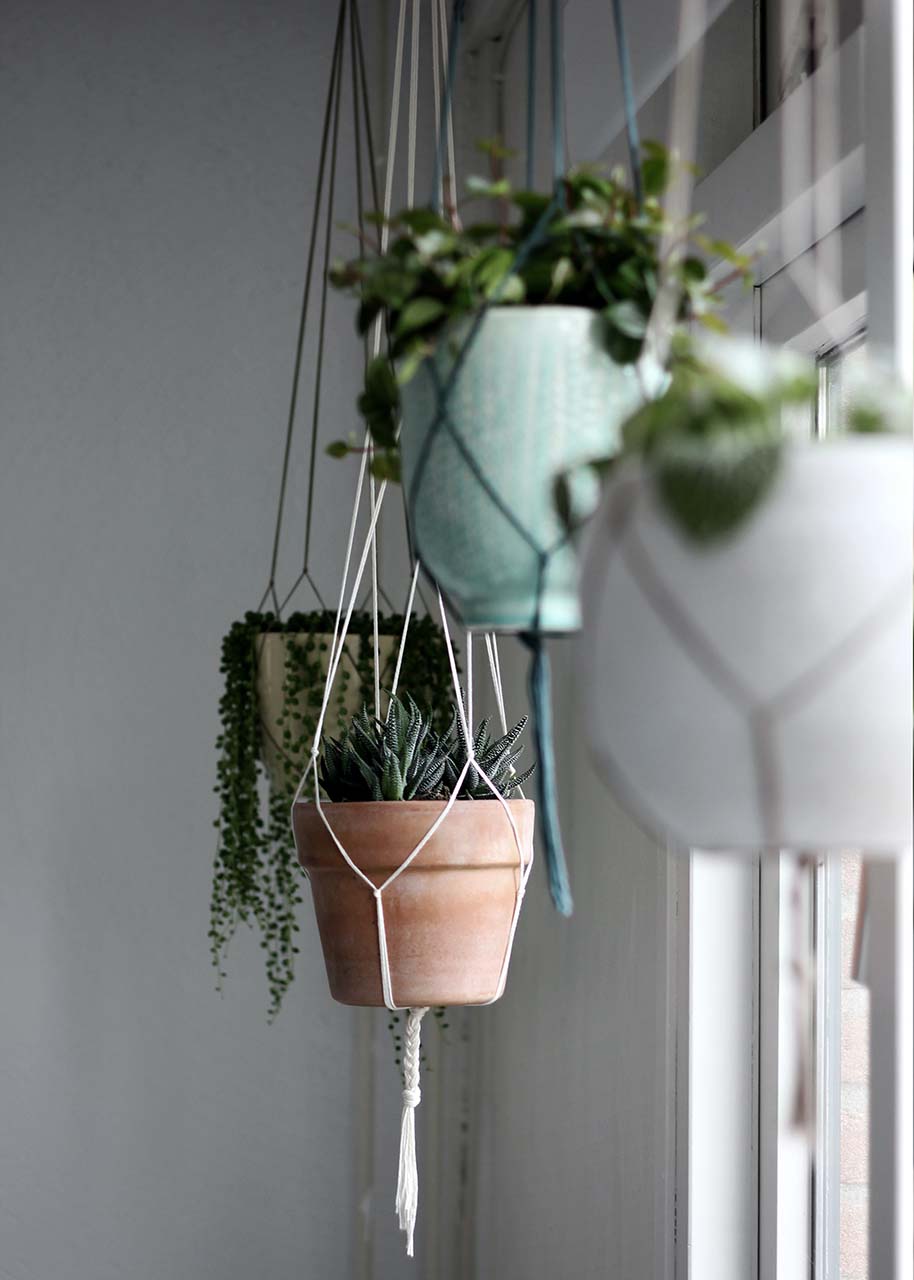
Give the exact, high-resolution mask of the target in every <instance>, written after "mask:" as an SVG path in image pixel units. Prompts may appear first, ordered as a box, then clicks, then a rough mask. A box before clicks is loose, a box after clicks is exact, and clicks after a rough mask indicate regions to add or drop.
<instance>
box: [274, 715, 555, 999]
mask: <svg viewBox="0 0 914 1280" xmlns="http://www.w3.org/2000/svg"><path fill="white" fill-rule="evenodd" d="M450 717H451V718H450V723H449V725H448V727H447V728H446V729H444V730H439V729H437V728H436V725H435V720H436V718H435V717H433V716H432V715H431V714H430V713H429V714H426V713H423V712H421V711H420V710H419V708H418V706H417V705H416V703H415V702H414V701H413V699H412V698H411V697H409V696H406V697H405V698H404V699H403V701H400V700H399V699H397V698H394V699H392V700H391V702H390V705H389V708H388V712H387V715H386V717H385V719H384V720H376V719H375V718H374V717H373V716H371V715H370V714H369V712H368V710H367V709H366V708H363V709H362V711H360V712H359V713H358V714H357V715H356V716H355V717H354V718H353V720H352V722H351V724H350V725H349V727H348V728H347V729H346V730H345V731H344V732H343V734H342V735H341V736H340V737H339V738H328V739H327V740H326V742H325V743H324V747H323V751H322V754H321V758H320V764H319V771H318V776H319V779H320V786H321V791H322V792H323V793H324V795H325V796H326V797H327V799H328V801H329V803H325V804H323V805H322V806H321V807H320V808H319V807H318V805H317V804H315V803H313V802H310V801H306V800H299V801H297V802H296V804H295V806H294V809H293V827H294V830H295V839H296V845H297V848H298V854H299V858H300V859H301V862H302V865H303V866H304V867H305V869H306V870H307V872H308V876H309V879H310V881H311V887H312V892H313V897H314V907H315V913H316V915H317V921H318V927H319V930H320V935H321V943H322V945H323V949H324V959H325V961H326V965H327V975H328V979H329V982H330V990H331V993H332V994H333V996H334V998H335V999H337V1000H340V1001H342V1002H343V1003H344V1004H357V1005H383V1004H384V990H383V981H382V976H381V960H380V954H379V945H380V943H379V922H378V918H377V906H378V903H380V901H381V900H382V899H383V918H384V921H385V924H384V937H385V940H386V948H387V955H388V959H389V965H390V977H391V985H392V990H393V992H394V997H395V1000H396V1003H397V1004H398V1005H401V1006H409V1007H422V1006H431V1005H451V1004H478V1003H484V1002H486V1001H489V1000H491V999H495V998H496V997H497V996H498V995H500V994H501V985H502V983H503V981H504V975H505V970H506V965H507V955H508V952H509V946H510V940H511V937H512V934H513V927H512V922H513V919H514V916H515V910H516V906H517V903H518V889H519V885H520V881H519V877H520V876H521V875H522V873H523V869H524V867H525V866H526V865H527V864H528V863H529V859H530V857H531V855H532V836H533V804H532V802H531V801H530V800H526V799H524V798H523V794H522V793H521V792H520V787H521V786H522V784H523V782H524V781H525V780H526V778H528V777H529V776H530V773H531V772H532V769H528V770H526V771H525V772H523V773H520V774H519V773H518V772H517V770H516V765H517V763H518V760H519V757H520V754H521V751H522V748H518V746H517V741H518V738H519V737H520V734H521V732H522V731H523V728H524V725H525V723H526V718H525V719H523V720H521V721H519V722H518V723H517V724H516V725H515V726H514V727H513V728H512V729H511V730H510V731H509V732H507V733H506V734H503V735H501V736H500V737H498V738H496V739H495V740H494V741H493V740H492V739H491V738H490V736H489V733H488V724H487V722H486V721H483V722H482V724H481V725H480V726H479V728H478V729H477V731H476V734H475V736H474V739H473V742H472V744H470V743H469V742H468V741H467V740H466V738H465V735H464V731H463V728H462V721H461V719H460V717H459V716H458V714H457V711H456V709H454V708H451V712H450ZM471 745H472V755H473V760H474V761H476V762H478V766H479V767H478V768H477V767H476V764H474V763H473V762H472V761H471V762H470V763H469V764H468V756H469V754H470V747H471ZM483 772H484V773H485V774H486V775H487V777H488V779H489V780H490V782H491V783H492V786H491V787H490V786H489V783H488V782H486V781H485V779H484V778H483V777H482V773H483ZM493 787H494V791H493ZM452 795H455V797H456V798H455V799H454V800H453V802H452V803H451V802H450V797H451V796H452ZM449 805H450V807H449V808H448V806H449ZM446 809H447V810H448V811H447V813H445V810H446ZM506 811H507V812H506ZM509 814H510V817H509V816H508V815H509ZM331 832H332V835H331ZM337 841H339V844H337ZM340 846H342V848H343V849H344V850H345V851H346V854H347V855H348V857H349V859H351V861H352V863H353V864H354V865H355V866H356V867H357V868H358V871H359V873H360V874H356V873H355V872H354V871H353V870H352V868H351V867H349V866H347V864H346V860H345V859H344V858H343V856H342V854H341V851H340ZM417 849H418V852H417V853H416V856H415V858H414V859H413V860H412V861H410V862H409V864H408V865H407V866H405V867H404V866H403V865H402V864H403V863H404V860H405V859H407V858H408V857H409V856H410V855H411V854H412V853H413V852H414V851H415V850H417ZM368 881H370V882H371V884H372V885H374V886H375V887H376V888H377V889H379V890H381V893H380V894H379V896H378V898H377V901H376V899H375V895H374V893H373V892H372V891H371V889H370V887H369V884H368Z"/></svg>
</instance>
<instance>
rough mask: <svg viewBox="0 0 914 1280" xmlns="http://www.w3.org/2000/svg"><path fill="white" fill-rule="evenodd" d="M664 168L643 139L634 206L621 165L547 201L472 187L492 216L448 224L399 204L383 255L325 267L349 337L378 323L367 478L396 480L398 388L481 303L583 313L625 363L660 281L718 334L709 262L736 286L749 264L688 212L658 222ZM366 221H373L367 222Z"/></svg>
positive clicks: (363, 404) (575, 174) (506, 188)
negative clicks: (719, 262)
mask: <svg viewBox="0 0 914 1280" xmlns="http://www.w3.org/2000/svg"><path fill="white" fill-rule="evenodd" d="M672 169H673V165H672V162H671V158H670V155H669V154H668V152H667V151H666V150H665V149H664V148H663V147H662V146H661V145H660V144H658V143H653V142H649V143H645V144H644V148H643V160H642V170H641V172H642V187H643V193H644V198H643V202H642V204H641V205H639V203H638V200H637V199H636V196H635V194H634V192H633V190H632V189H631V187H630V186H629V185H628V184H627V182H626V178H625V174H624V172H623V171H621V170H613V171H612V172H610V173H608V174H606V173H602V172H600V171H598V170H596V169H594V168H580V169H575V170H573V171H572V172H570V173H569V174H568V175H567V176H566V177H565V178H564V180H563V182H562V184H561V188H560V191H559V196H560V198H558V199H556V198H555V197H553V196H552V195H548V194H543V193H542V192H537V191H519V190H515V189H514V188H513V187H512V186H511V185H510V183H509V182H508V181H507V179H504V178H502V179H499V180H497V181H488V180H484V179H479V178H471V179H470V181H469V183H468V189H469V194H470V197H471V198H473V199H483V200H485V201H486V202H487V204H486V208H487V209H492V208H493V207H494V209H495V211H496V216H495V217H491V216H488V215H487V216H486V217H485V218H483V219H482V220H480V221H469V220H465V221H464V222H463V223H462V224H461V223H460V222H459V221H458V220H457V219H456V218H448V217H445V216H444V215H441V214H438V213H435V212H434V211H433V210H431V209H428V208H424V207H423V208H412V209H405V210H403V211H402V212H401V213H398V214H396V215H395V216H394V217H392V218H390V219H388V220H387V221H386V225H387V228H388V230H389V233H390V240H389V246H388V248H387V250H386V252H384V253H381V252H380V251H378V250H377V247H376V246H374V245H371V244H369V245H368V251H367V252H364V253H363V254H362V256H360V257H358V258H354V259H353V260H352V261H349V262H342V263H337V264H335V265H334V267H333V269H332V270H331V273H330V278H331V281H332V283H333V284H334V285H335V286H336V287H337V288H339V289H343V290H347V291H349V292H351V293H353V294H355V296H356V297H357V298H358V299H359V309H358V316H357V328H358V330H359V332H360V333H362V334H364V333H367V331H368V330H369V328H370V327H371V325H372V324H373V323H374V322H375V320H376V319H377V318H378V317H379V316H382V317H383V318H384V321H385V324H386V328H387V334H388V340H389V351H388V355H387V356H380V357H378V358H377V359H375V360H374V361H372V362H371V364H370V365H369V367H368V370H367V373H366V378H365V385H364V389H363V391H362V393H361V395H360V397H359V402H358V403H359V409H360V411H361V413H362V415H363V417H364V418H365V421H366V423H367V426H368V428H369V430H370V432H371V436H372V440H373V443H374V454H373V466H374V468H375V472H376V474H377V475H379V476H383V477H386V478H389V479H397V478H398V477H399V452H398V446H397V430H398V420H399V386H400V385H403V384H404V383H406V382H407V381H408V380H409V379H410V378H411V377H412V376H413V375H414V374H415V372H416V370H417V368H418V367H419V364H420V363H421V362H422V361H423V360H424V359H425V358H426V357H427V356H428V355H430V354H431V353H432V352H433V351H434V349H435V346H436V344H437V343H438V341H439V340H440V339H441V335H442V333H443V332H444V331H445V330H446V328H447V327H448V326H449V325H451V324H452V323H453V322H454V321H459V320H462V319H466V318H468V317H471V316H474V315H476V314H478V313H479V312H480V310H481V309H482V308H484V307H486V306H489V305H493V304H497V305H499V306H516V305H519V304H525V305H527V306H542V305H549V304H555V305H561V306H573V307H585V308H587V309H588V310H591V311H595V312H597V313H599V315H600V316H601V317H602V319H603V322H604V332H605V338H606V351H607V355H608V357H610V358H612V359H613V360H614V361H616V362H617V363H619V364H629V363H631V362H632V361H634V360H637V358H638V357H639V355H640V354H641V351H642V347H643V344H644V339H645V334H646V332H647V325H648V320H649V317H650V314H651V310H652V308H653V305H654V301H655V298H656V295H657V290H658V281H659V279H660V277H661V275H663V276H664V277H665V278H666V279H667V280H668V281H669V284H670V287H672V288H673V290H674V293H675V298H674V307H673V311H674V314H675V315H676V317H677V318H678V319H680V320H686V319H694V320H696V321H698V322H699V323H701V324H704V325H707V326H709V327H711V328H714V329H719V328H721V327H722V325H723V322H722V320H721V317H720V314H719V312H720V300H719V296H718V290H719V285H717V284H715V283H714V282H712V280H711V278H710V276H709V273H708V262H709V260H711V259H720V258H723V259H725V260H726V261H728V262H729V263H730V264H731V267H732V271H733V273H734V274H736V275H739V276H744V277H745V276H746V275H747V273H748V268H749V259H748V258H747V257H746V256H744V255H741V254H738V253H736V251H735V250H734V249H733V248H732V247H731V246H730V245H728V244H726V243H725V242H723V241H717V240H711V239H709V238H707V237H706V236H704V235H703V234H702V233H701V232H700V231H699V226H700V223H701V218H700V217H694V218H690V219H689V220H687V221H686V222H684V223H682V225H674V224H673V223H672V222H671V220H670V218H669V216H668V215H667V213H666V212H665V210H664V208H663V205H662V203H661V199H660V197H661V196H662V195H663V192H664V191H665V189H666V187H667V184H668V182H669V180H670V176H671V173H672ZM462 212H465V210H462ZM375 222H377V223H378V224H384V222H385V220H384V219H383V218H382V217H380V216H377V217H375ZM662 246H668V248H666V249H663V248H662ZM664 253H665V255H666V256H665V257H664V256H663V254H664ZM359 447H360V446H359V445H358V444H355V443H352V442H346V441H339V440H338V441H336V442H334V443H333V444H331V445H330V446H329V448H328V452H330V453H331V454H332V455H333V456H337V457H341V456H343V455H345V454H346V453H347V452H349V451H350V450H354V449H357V448H359Z"/></svg>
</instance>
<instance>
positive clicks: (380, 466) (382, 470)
mask: <svg viewBox="0 0 914 1280" xmlns="http://www.w3.org/2000/svg"><path fill="white" fill-rule="evenodd" d="M371 474H372V475H373V476H374V478H375V479H376V480H388V481H389V482H390V483H391V484H400V483H401V472H400V455H399V454H398V453H376V454H375V455H374V457H373V458H372V460H371Z"/></svg>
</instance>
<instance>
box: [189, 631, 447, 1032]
mask: <svg viewBox="0 0 914 1280" xmlns="http://www.w3.org/2000/svg"><path fill="white" fill-rule="evenodd" d="M402 627H403V619H402V617H399V616H397V615H386V616H382V617H381V618H380V620H379V630H380V631H381V633H382V641H381V644H382V652H383V651H384V648H385V640H386V650H387V652H388V653H389V652H390V650H391V649H393V648H395V647H396V644H397V638H398V637H399V635H400V634H401V632H402ZM333 630H334V615H332V614H329V613H326V612H323V611H316V612H312V613H295V614H292V615H290V616H289V617H288V618H287V619H285V620H280V619H278V618H276V617H275V616H274V615H273V614H269V613H266V614H260V613H248V614H246V615H245V618H244V619H243V620H242V621H239V622H235V623H234V624H233V625H232V627H231V628H230V630H229V632H228V634H227V635H226V637H225V639H224V641H223V645H222V668H221V669H222V672H223V675H224V679H225V689H224V693H223V695H222V699H221V702H220V707H219V712H220V719H221V732H220V735H219V739H218V742H217V747H218V750H219V763H218V781H217V785H216V791H217V793H218V795H219V816H218V818H217V819H216V824H215V825H216V828H217V831H218V847H217V851H216V858H215V865H214V869H213V888H212V903H211V918H210V930H209V939H210V949H211V954H212V959H213V964H214V966H215V967H216V970H217V973H218V975H219V981H220V983H221V981H222V979H223V978H224V976H225V967H224V966H225V953H226V949H227V946H228V943H229V941H230V939H231V937H232V935H233V934H234V932H235V929H236V928H237V926H238V924H239V923H244V924H248V925H250V926H252V927H254V928H256V929H257V930H258V931H259V933H260V935H261V946H262V947H263V950H264V952H265V962H266V972H267V980H268V983H269V990H270V1010H269V1012H270V1017H271V1018H272V1017H275V1015H276V1014H277V1013H278V1011H279V1008H280V1005H281V1002H282V998H283V996H284V994H285V992H286V991H287V990H288V987H289V985H290V983H291V982H292V979H293V976H294V964H295V955H296V953H297V947H296V945H295V935H296V933H297V932H298V923H297V919H296V917H297V908H298V905H299V903H300V901H301V892H300V872H299V870H298V867H297V866H296V862H295V854H294V849H293V847H292V842H291V840H290V834H289V806H290V804H291V802H292V796H293V794H294V791H295V789H296V786H297V784H298V781H299V778H300V776H301V774H302V771H303V768H304V764H305V762H306V761H307V759H308V756H309V753H310V749H311V744H312V742H313V739H314V733H315V731H316V728H317V718H318V715H319V714H320V708H321V703H322V700H323V695H324V685H325V680H326V675H327V664H328V660H329V650H330V646H331V643H332V638H333ZM274 646H276V647H275V651H274ZM373 650H374V643H373V623H372V620H371V618H370V616H369V615H368V614H364V613H357V614H353V617H352V620H351V623H350V628H349V636H348V637H347V645H346V651H345V653H344V657H343V660H342V661H341V663H340V666H339V670H338V673H337V678H336V681H335V683H334V687H333V691H332V695H331V701H330V703H329V705H328V713H327V719H326V729H327V731H328V732H331V733H332V732H336V731H339V730H340V729H341V728H342V727H343V726H344V725H345V723H346V720H347V719H348V716H349V715H351V709H352V706H353V704H354V705H355V706H356V707H358V706H360V705H361V704H362V703H363V702H364V701H367V700H370V699H373V696H374V676H373V665H374V653H373ZM268 655H272V656H273V657H274V658H275V659H276V663H275V664H274V665H275V670H274V672H273V673H272V676H273V685H272V687H271V686H270V681H269V680H267V681H265V678H264V677H265V667H266V657H267V656H268ZM402 675H403V678H404V680H408V681H409V683H410V685H411V687H412V688H413V689H415V690H416V691H417V692H419V693H420V694H421V696H422V697H423V698H427V699H428V700H430V701H434V703H435V704H436V705H442V704H443V703H444V702H445V701H446V698H447V695H448V691H449V690H450V688H451V676H450V669H449V666H448V659H447V652H446V649H445V646H444V640H443V637H442V634H441V631H440V628H439V627H438V626H437V625H436V624H435V623H434V622H433V621H432V620H431V619H429V618H425V617H414V618H413V619H412V620H411V622H410V626H409V631H408V634H407V643H406V648H405V651H404V657H403V669H402ZM441 727H444V726H441Z"/></svg>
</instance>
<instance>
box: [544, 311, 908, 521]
mask: <svg viewBox="0 0 914 1280" xmlns="http://www.w3.org/2000/svg"><path fill="white" fill-rule="evenodd" d="M669 371H670V377H669V382H668V385H667V388H666V390H665V391H664V392H663V394H662V395H660V396H659V397H657V398H656V399H654V400H649V401H647V402H646V403H645V404H643V405H642V406H641V408H639V409H638V410H637V411H636V412H635V413H634V414H632V416H631V417H630V418H629V419H628V420H627V422H625V423H624V425H623V427H622V433H621V439H622V442H621V447H620V449H619V450H618V451H617V452H616V453H615V454H613V455H612V456H610V457H605V458H600V459H596V460H594V464H593V465H594V466H595V468H596V470H597V471H598V472H599V473H601V474H605V473H606V472H607V471H608V470H610V469H611V468H613V467H616V466H617V465H618V464H619V463H620V462H622V461H624V460H626V459H632V458H634V459H637V460H638V461H639V462H640V463H641V465H642V466H643V467H644V468H645V470H646V472H647V474H648V476H649V477H650V480H651V482H652V484H653V486H654V489H655V491H656V493H657V496H658V498H659V500H660V502H661V504H662V505H663V507H664V509H665V510H666V512H667V514H668V515H669V517H670V519H671V520H672V521H673V523H674V524H675V525H676V526H677V528H678V529H679V530H680V531H681V532H682V533H683V534H684V535H685V537H686V538H688V539H689V540H690V541H692V542H693V543H696V544H698V545H708V544H714V543H716V542H718V541H720V540H722V539H724V538H726V537H727V536H729V535H730V534H731V533H733V531H734V530H735V529H737V528H738V527H739V526H740V525H741V524H742V523H743V521H745V520H746V519H747V518H748V517H749V516H750V515H751V513H752V512H753V511H755V510H756V509H757V507H758V506H759V505H760V504H761V503H762V502H763V501H764V499H765V496H766V494H767V493H768V491H769V490H770V488H771V486H772V484H773V483H774V480H775V477H776V476H777V472H778V468H779V466H780V463H781V459H782V457H783V452H784V449H785V447H786V445H787V441H788V438H789V437H788V434H787V431H786V423H787V421H788V419H789V415H790V413H791V411H793V410H797V409H800V410H803V411H804V414H805V419H806V420H808V419H809V417H810V415H811V414H812V411H813V406H814V403H815V397H816V394H817V391H818V373H817V370H816V367H815V364H814V363H813V361H812V360H810V359H808V358H806V357H805V356H802V355H800V354H798V353H797V352H795V351H790V350H787V349H784V348H775V347H769V346H765V345H761V344H759V343H757V342H754V341H752V340H750V339H748V338H734V337H721V336H716V337H705V338H702V339H692V338H689V337H687V336H686V335H684V334H679V335H677V336H676V338H675V339H674V342H673V344H672V348H671V357H670V366H669ZM845 429H846V430H847V431H848V432H860V433H868V432H874V431H879V432H882V431H892V430H899V429H901V430H910V400H909V398H908V397H906V396H905V395H903V394H899V391H898V389H897V386H896V385H895V384H894V382H893V380H892V379H891V378H886V377H885V376H883V377H882V378H880V377H879V376H878V375H877V373H876V371H874V370H873V369H870V370H869V371H868V373H867V374H865V375H864V376H863V377H860V378H858V380H857V382H855V383H854V384H853V387H852V388H849V394H848V405H847V415H846V423H845ZM572 492H573V490H572V487H571V486H570V484H569V480H568V477H559V478H558V480H557V482H556V502H557V505H558V508H559V511H560V513H561V515H562V516H563V518H564V519H565V521H566V524H568V525H571V526H573V525H574V523H575V514H574V510H573V498H572Z"/></svg>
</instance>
